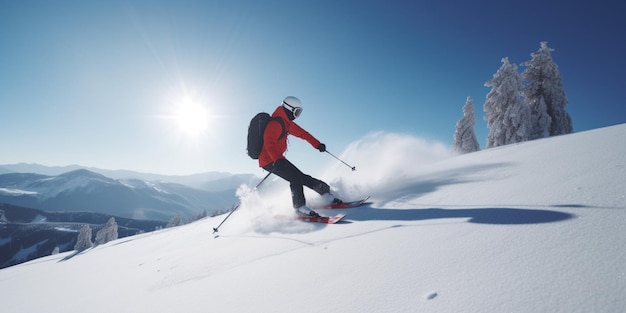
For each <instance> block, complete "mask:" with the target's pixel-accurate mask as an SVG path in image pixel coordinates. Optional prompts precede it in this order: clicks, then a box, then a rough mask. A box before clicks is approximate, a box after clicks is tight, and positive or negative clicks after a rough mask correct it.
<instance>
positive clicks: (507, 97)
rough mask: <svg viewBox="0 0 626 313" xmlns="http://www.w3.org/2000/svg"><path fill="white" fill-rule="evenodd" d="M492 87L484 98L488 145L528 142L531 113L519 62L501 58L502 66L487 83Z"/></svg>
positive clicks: (486, 84) (488, 146)
mask: <svg viewBox="0 0 626 313" xmlns="http://www.w3.org/2000/svg"><path fill="white" fill-rule="evenodd" d="M485 86H486V87H492V89H491V91H490V92H489V94H487V100H486V101H485V105H484V110H485V120H486V121H487V126H488V127H489V134H488V136H487V148H491V147H497V146H502V145H507V144H511V143H517V142H522V141H526V140H528V138H529V134H530V125H529V124H530V112H529V110H528V107H527V106H526V105H525V104H524V102H523V100H522V97H521V91H522V83H521V78H520V74H519V73H518V72H517V65H515V64H511V63H509V58H503V59H502V66H501V67H500V69H498V71H497V72H496V73H495V74H494V75H493V78H492V79H491V80H489V81H487V82H486V83H485Z"/></svg>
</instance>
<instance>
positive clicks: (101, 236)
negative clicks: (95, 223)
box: [96, 217, 118, 245]
mask: <svg viewBox="0 0 626 313" xmlns="http://www.w3.org/2000/svg"><path fill="white" fill-rule="evenodd" d="M117 236H118V235H117V223H116V222H115V218H114V217H111V218H110V219H109V221H108V222H107V223H106V224H104V226H103V227H102V229H100V230H99V231H98V232H97V233H96V245H101V244H105V243H107V242H109V241H111V240H115V239H117Z"/></svg>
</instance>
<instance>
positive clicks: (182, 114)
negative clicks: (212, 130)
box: [174, 99, 209, 136]
mask: <svg viewBox="0 0 626 313" xmlns="http://www.w3.org/2000/svg"><path fill="white" fill-rule="evenodd" d="M174 119H175V120H176V122H177V123H178V126H179V127H180V129H181V130H182V131H183V132H184V133H186V134H188V135H192V136H197V135H199V134H201V133H202V132H204V131H206V130H207V129H208V128H209V112H208V111H207V110H206V109H205V108H204V107H203V106H202V105H200V104H198V103H196V102H194V101H191V100H190V99H185V100H183V101H182V102H181V103H179V104H178V106H177V107H176V109H175V112H174Z"/></svg>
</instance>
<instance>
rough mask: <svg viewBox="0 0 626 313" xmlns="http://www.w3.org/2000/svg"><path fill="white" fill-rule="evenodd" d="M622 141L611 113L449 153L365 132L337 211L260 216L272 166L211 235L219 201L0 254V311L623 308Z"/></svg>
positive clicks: (625, 206) (341, 178)
mask: <svg viewBox="0 0 626 313" xmlns="http://www.w3.org/2000/svg"><path fill="white" fill-rule="evenodd" d="M625 142H626V124H623V125H618V126H613V127H608V128H603V129H598V130H593V131H588V132H582V133H577V134H572V135H567V136H560V137H553V138H549V139H543V140H537V141H532V142H526V143H522V144H517V145H511V146H506V147H499V148H494V149H489V150H486V151H481V152H477V153H473V154H468V155H463V156H452V155H450V154H449V152H447V149H446V148H445V147H443V146H441V145H440V144H437V143H432V142H428V141H424V140H422V139H419V138H415V137H412V136H408V135H399V134H388V133H376V134H372V135H370V136H367V137H365V138H363V139H362V140H360V141H358V142H355V143H353V144H352V145H350V146H349V147H348V148H347V149H346V151H345V152H344V153H343V155H342V156H341V157H342V158H344V159H345V160H346V161H348V162H349V163H351V164H354V165H356V167H357V171H355V172H351V171H350V170H349V169H348V168H347V167H344V166H343V165H342V164H338V165H337V166H333V168H331V169H329V171H328V173H326V174H325V175H323V177H324V178H325V179H326V180H328V181H329V182H332V185H333V187H335V188H336V189H337V194H339V195H341V196H342V197H344V198H345V199H353V198H357V197H360V196H363V195H371V196H372V198H371V200H372V203H371V204H369V205H367V206H364V207H360V208H356V209H351V210H344V211H343V212H345V213H348V216H347V218H346V222H345V223H343V224H338V225H319V224H306V223H301V222H295V221H290V220H284V219H275V218H273V215H278V214H281V213H282V214H286V213H288V212H289V210H290V208H289V206H290V205H289V203H290V201H289V196H288V194H286V192H285V191H284V190H286V189H287V186H286V185H285V184H283V183H282V182H280V181H273V182H272V183H271V184H268V185H267V186H264V188H262V189H261V192H260V194H258V193H253V194H251V195H249V196H248V197H247V198H245V199H244V201H243V205H242V207H241V208H240V209H239V210H238V211H237V212H235V214H233V215H232V217H231V218H230V220H228V221H227V222H226V223H225V224H224V225H223V226H222V227H221V228H220V232H219V234H220V236H219V237H217V238H215V237H214V236H213V235H212V227H215V226H217V224H219V222H220V221H221V220H222V219H223V218H224V216H218V217H216V218H208V219H204V220H201V221H198V222H196V223H192V224H189V225H185V226H181V227H177V228H170V229H165V230H161V231H157V232H152V233H146V234H142V235H138V236H134V237H126V238H123V239H119V240H116V241H113V242H110V243H107V244H105V245H102V246H99V247H96V248H93V249H91V250H88V251H85V252H83V253H80V254H78V255H74V254H71V253H63V254H57V255H53V256H50V257H46V258H41V259H37V260H33V261H31V262H28V263H24V264H20V265H17V266H13V267H10V268H6V269H3V270H0V303H1V304H2V312H12V313H13V312H83V311H89V312H168V313H169V312H568V313H569V312H623V311H624V308H626V147H625V145H624V143H625ZM296 163H297V161H296ZM244 189H245V188H242V189H241V194H246V193H247V192H246V191H245V190H244ZM309 198H310V200H311V202H315V201H316V199H315V197H313V196H310V197H309ZM339 212H341V211H339ZM321 213H325V214H332V213H335V211H333V212H330V211H321Z"/></svg>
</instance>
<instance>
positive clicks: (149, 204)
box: [0, 169, 241, 221]
mask: <svg viewBox="0 0 626 313" xmlns="http://www.w3.org/2000/svg"><path fill="white" fill-rule="evenodd" d="M240 183H241V182H240ZM235 189H236V187H234V186H232V185H231V186H230V188H222V189H220V190H218V191H207V190H201V189H195V188H191V187H188V186H185V185H181V184H175V183H168V182H158V181H145V180H139V179H112V178H108V177H106V176H103V175H101V174H97V173H94V172H91V171H89V170H86V169H77V170H73V171H70V172H67V173H63V174H60V175H57V176H48V175H42V174H31V173H10V174H2V175H0V203H8V204H13V205H18V206H23V207H29V208H36V209H42V210H46V211H51V212H58V211H74V212H78V211H81V212H97V213H104V214H111V215H116V216H121V217H127V218H134V219H148V220H164V221H167V220H169V219H170V218H171V217H173V216H176V215H180V216H181V217H183V218H191V217H194V216H196V215H198V214H199V213H203V212H206V213H207V214H209V215H211V214H213V213H215V212H220V211H224V210H227V209H228V208H230V206H231V205H232V204H233V203H234V202H235V201H236V197H235Z"/></svg>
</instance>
